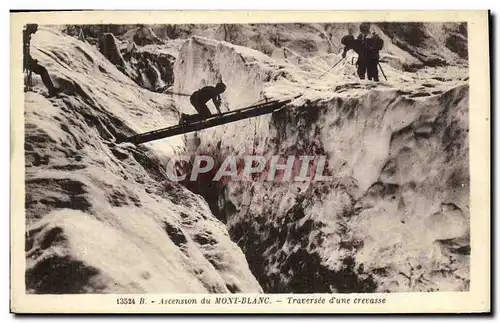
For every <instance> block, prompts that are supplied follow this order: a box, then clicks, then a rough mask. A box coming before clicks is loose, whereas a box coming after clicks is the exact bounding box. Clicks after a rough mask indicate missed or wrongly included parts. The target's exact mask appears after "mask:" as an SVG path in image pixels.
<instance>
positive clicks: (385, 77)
mask: <svg viewBox="0 0 500 323" xmlns="http://www.w3.org/2000/svg"><path fill="white" fill-rule="evenodd" d="M377 64H378V67H380V71H381V72H382V75H383V76H384V78H385V80H386V81H387V77H386V76H385V73H384V70H383V69H382V65H380V62H377Z"/></svg>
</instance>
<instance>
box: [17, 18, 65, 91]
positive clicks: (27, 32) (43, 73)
mask: <svg viewBox="0 0 500 323" xmlns="http://www.w3.org/2000/svg"><path fill="white" fill-rule="evenodd" d="M37 30H38V25H37V24H27V25H26V28H25V29H24V30H23V70H26V71H27V72H28V73H29V72H30V71H31V72H33V73H35V74H38V75H40V77H41V78H42V81H43V84H45V86H46V87H47V90H48V91H49V97H53V96H54V95H56V94H58V93H59V92H61V91H62V89H60V88H56V87H55V86H54V84H53V83H52V80H51V79H50V75H49V73H48V72H47V69H46V68H45V67H43V66H42V65H40V64H38V60H36V59H34V58H33V57H31V54H30V41H31V35H32V34H34V33H36V32H37Z"/></svg>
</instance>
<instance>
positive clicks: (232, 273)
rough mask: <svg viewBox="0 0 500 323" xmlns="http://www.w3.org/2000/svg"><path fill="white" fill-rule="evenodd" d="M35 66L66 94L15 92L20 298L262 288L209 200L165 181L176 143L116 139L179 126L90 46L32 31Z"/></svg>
mask: <svg viewBox="0 0 500 323" xmlns="http://www.w3.org/2000/svg"><path fill="white" fill-rule="evenodd" d="M32 56H33V57H34V58H36V59H38V60H39V62H40V63H41V64H42V65H44V66H45V67H46V68H47V69H48V71H49V72H50V74H51V77H52V78H53V80H54V81H55V82H56V83H57V84H59V85H60V86H62V87H63V88H64V94H62V95H60V96H58V97H56V98H51V99H47V98H45V97H44V96H43V95H42V94H43V93H45V88H44V86H43V84H42V83H41V80H40V79H39V77H38V76H34V82H35V87H34V91H30V92H26V93H25V166H26V229H27V230H26V232H27V234H26V260H27V268H26V286H27V291H28V292H30V293H141V292H163V293H174V292H179V293H184V292H200V293H206V292H222V293H227V292H261V291H262V290H261V287H260V286H259V284H258V282H257V281H256V279H255V278H254V276H253V275H252V274H251V272H250V270H249V267H248V264H247V262H246V260H245V256H244V255H243V253H242V251H241V249H240V248H239V247H238V246H237V245H236V244H235V243H233V242H232V241H231V240H230V238H229V235H228V232H227V229H226V227H225V225H224V224H223V223H222V222H220V221H219V220H217V219H216V218H215V217H214V216H213V215H212V214H211V212H210V210H209V208H208V205H207V203H206V202H205V201H204V200H203V199H202V198H200V197H199V196H197V195H195V194H193V193H191V192H190V191H188V190H187V189H185V188H183V187H181V186H179V185H177V184H172V183H169V182H168V181H166V177H165V175H164V171H163V169H164V164H165V163H166V162H167V161H168V158H169V157H171V156H173V155H174V154H176V153H178V152H179V151H182V150H183V147H184V143H183V142H182V140H181V139H182V138H178V139H177V140H176V139H174V140H169V141H162V142H157V143H152V144H148V145H145V146H142V147H135V146H133V145H127V144H122V145H119V146H118V145H116V144H115V143H114V142H115V139H116V138H118V137H122V136H125V135H130V134H133V133H136V132H141V131H147V130H152V129H155V128H158V127H160V126H165V125H167V124H168V123H176V122H177V116H178V113H177V111H176V110H175V109H174V108H173V107H172V102H171V100H170V99H169V98H168V97H167V96H165V95H160V94H157V93H153V92H150V91H147V90H145V89H142V88H140V87H139V86H138V85H136V84H135V83H134V82H133V81H132V80H131V79H129V78H128V77H126V76H125V75H124V74H122V73H121V72H120V71H119V70H118V69H117V68H116V67H115V66H113V65H112V64H111V63H110V62H109V61H108V60H106V59H105V58H104V56H103V55H102V54H100V53H99V51H98V50H97V48H95V47H93V46H91V45H89V44H87V43H84V42H81V41H78V40H77V39H75V38H73V37H69V36H65V35H63V34H61V33H59V32H57V31H54V30H50V29H44V28H42V27H41V28H40V30H39V31H38V32H37V33H36V34H35V35H34V36H33V38H32Z"/></svg>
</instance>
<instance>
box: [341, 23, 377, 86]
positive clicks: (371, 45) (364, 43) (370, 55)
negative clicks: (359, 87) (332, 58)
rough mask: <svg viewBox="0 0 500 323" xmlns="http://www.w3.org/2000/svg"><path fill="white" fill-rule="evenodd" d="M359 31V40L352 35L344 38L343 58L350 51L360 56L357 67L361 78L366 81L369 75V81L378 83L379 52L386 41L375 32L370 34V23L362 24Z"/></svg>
mask: <svg viewBox="0 0 500 323" xmlns="http://www.w3.org/2000/svg"><path fill="white" fill-rule="evenodd" d="M359 30H360V32H361V33H360V34H359V36H358V38H357V39H355V38H354V37H353V36H352V35H346V36H344V37H342V40H341V42H342V44H343V45H344V46H345V47H344V51H343V52H342V57H345V56H346V54H347V52H348V51H349V50H350V49H352V50H354V51H355V52H356V53H357V54H358V60H357V62H356V65H357V67H358V76H359V78H360V79H362V80H364V79H365V75H366V74H368V80H373V81H376V82H378V80H379V79H378V64H379V58H380V55H379V51H380V50H381V49H382V47H383V46H384V41H383V40H382V39H381V38H380V37H379V36H378V35H377V34H376V33H375V32H371V33H370V24H369V23H366V22H364V23H362V24H361V25H360V26H359Z"/></svg>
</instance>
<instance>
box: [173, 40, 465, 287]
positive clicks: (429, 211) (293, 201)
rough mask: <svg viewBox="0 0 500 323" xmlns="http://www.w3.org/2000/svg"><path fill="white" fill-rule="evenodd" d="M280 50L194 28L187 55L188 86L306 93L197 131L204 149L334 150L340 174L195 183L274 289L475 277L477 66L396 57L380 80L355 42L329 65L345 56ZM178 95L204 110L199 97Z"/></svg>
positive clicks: (181, 71) (443, 282) (279, 95)
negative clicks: (471, 105)
mask: <svg viewBox="0 0 500 323" xmlns="http://www.w3.org/2000/svg"><path fill="white" fill-rule="evenodd" d="M286 53H288V54H290V53H291V54H292V55H291V56H290V55H289V56H288V57H285V56H286V55H284V54H286ZM406 54H407V55H410V54H409V53H408V52H407V53H406ZM351 55H352V54H351ZM273 56H274V58H270V57H269V56H266V55H263V54H262V53H260V52H257V51H255V50H252V49H249V48H245V47H240V46H236V45H233V44H230V43H226V42H217V41H214V40H211V39H207V38H203V37H193V38H191V39H190V40H188V41H187V42H186V43H185V44H184V46H183V47H182V48H181V51H180V53H179V55H178V59H177V60H176V63H175V66H174V74H175V83H174V88H175V89H176V90H177V91H179V92H189V91H192V90H194V89H196V88H198V87H200V86H202V85H206V84H215V82H217V81H218V80H219V79H221V78H222V80H223V81H224V82H225V83H226V84H227V85H228V89H227V91H226V92H225V93H224V94H223V95H222V97H223V100H224V101H225V102H226V104H227V107H228V108H229V109H237V108H241V107H244V106H246V105H250V104H252V103H253V102H255V101H258V100H261V99H266V98H267V99H290V98H293V97H295V96H297V95H301V96H300V97H299V98H297V99H294V100H293V101H292V102H291V103H290V104H289V105H287V107H286V109H283V110H281V111H280V112H278V113H275V114H273V115H266V116H262V117H259V118H253V119H248V120H242V121H240V122H237V123H233V124H229V125H223V126H220V127H216V128H211V129H207V130H204V131H201V132H198V133H196V134H188V135H186V143H187V145H188V149H189V151H190V154H198V153H201V154H207V153H208V154H210V155H212V156H214V157H215V158H216V160H218V161H219V162H220V161H222V160H223V159H224V158H225V157H226V156H227V155H229V154H236V155H237V156H239V158H241V159H243V158H244V156H246V155H249V154H259V155H263V156H265V157H266V158H269V157H270V156H271V155H282V156H288V155H292V156H300V155H326V156H328V157H329V163H328V174H330V175H331V176H333V179H332V180H331V181H328V182H294V183H288V182H286V183H280V182H273V183H269V182H264V181H262V180H257V181H253V182H246V181H232V180H227V181H226V182H224V183H217V184H213V183H212V184H210V183H211V182H210V181H211V179H210V178H207V182H204V183H197V184H196V183H195V184H193V185H194V187H191V189H192V190H193V191H195V192H197V193H200V194H202V195H203V196H204V197H205V198H206V199H207V201H208V202H209V204H210V206H211V209H212V211H213V212H214V213H215V214H216V215H217V216H218V217H219V218H220V219H222V220H224V221H225V222H226V223H227V225H228V229H229V232H230V234H231V237H232V239H233V241H236V242H237V243H238V245H239V246H240V247H241V248H242V249H243V251H244V253H245V255H246V257H247V260H248V262H249V264H250V268H251V270H252V272H253V273H254V275H255V276H256V277H257V279H258V280H259V282H260V284H261V286H262V287H263V289H264V290H265V291H266V292H330V291H336V292H371V291H379V292H386V291H394V292H395V291H435V290H448V291H450V290H468V284H469V250H470V246H469V237H468V230H469V223H470V219H469V211H468V207H469V200H468V196H469V180H468V174H469V173H468V140H467V132H468V91H469V88H468V83H467V80H468V75H467V69H466V68H461V67H435V68H425V69H422V70H420V71H418V72H417V73H409V72H403V71H401V70H400V69H397V68H394V67H393V66H391V65H390V64H383V68H384V70H385V73H386V75H387V77H388V80H389V81H388V82H380V83H372V82H369V81H359V80H358V79H357V76H356V75H355V67H354V66H353V65H351V64H350V61H351V57H352V56H350V57H348V59H347V60H344V61H343V62H342V63H341V64H339V66H338V67H336V68H335V69H334V70H332V71H331V72H329V73H326V74H324V73H325V72H326V71H327V69H328V68H329V67H330V66H331V65H332V64H333V63H334V62H336V61H338V59H339V57H338V56H336V55H334V54H333V55H323V56H319V57H312V58H306V57H301V56H300V54H298V53H294V52H293V51H288V52H282V53H277V52H276V53H275V55H273ZM395 57H396V58H397V59H403V58H404V57H401V56H395ZM323 74H324V75H323ZM381 77H382V76H381ZM176 105H177V106H178V107H179V109H180V110H182V111H184V112H188V113H189V112H190V113H192V112H194V111H193V110H192V108H191V107H189V102H187V99H186V98H183V97H178V98H176ZM190 109H191V110H190ZM213 111H215V110H213Z"/></svg>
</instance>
